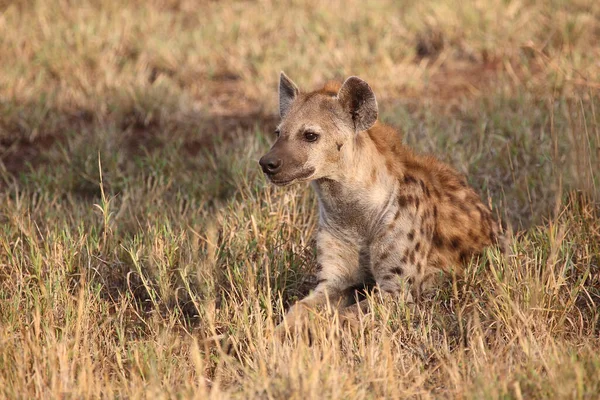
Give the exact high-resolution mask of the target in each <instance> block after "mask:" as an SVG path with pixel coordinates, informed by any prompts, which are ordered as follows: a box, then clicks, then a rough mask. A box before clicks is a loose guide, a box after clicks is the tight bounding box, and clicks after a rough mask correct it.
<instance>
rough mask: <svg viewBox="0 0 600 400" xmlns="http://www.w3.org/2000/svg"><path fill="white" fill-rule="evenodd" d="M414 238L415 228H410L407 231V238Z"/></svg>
mask: <svg viewBox="0 0 600 400" xmlns="http://www.w3.org/2000/svg"><path fill="white" fill-rule="evenodd" d="M414 238H415V230H414V229H411V230H410V232H408V240H410V241H411V242H412V240H413V239H414Z"/></svg>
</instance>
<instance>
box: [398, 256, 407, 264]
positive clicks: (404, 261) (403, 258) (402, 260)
mask: <svg viewBox="0 0 600 400" xmlns="http://www.w3.org/2000/svg"><path fill="white" fill-rule="evenodd" d="M407 261H408V256H406V255H404V256H403V257H402V259H401V260H400V262H401V263H402V264H406V262H407Z"/></svg>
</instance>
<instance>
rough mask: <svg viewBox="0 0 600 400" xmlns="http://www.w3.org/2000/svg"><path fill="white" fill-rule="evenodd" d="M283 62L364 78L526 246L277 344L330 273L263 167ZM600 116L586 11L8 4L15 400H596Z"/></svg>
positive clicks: (2, 140) (534, 1)
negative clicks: (322, 275)
mask: <svg viewBox="0 0 600 400" xmlns="http://www.w3.org/2000/svg"><path fill="white" fill-rule="evenodd" d="M281 70H284V71H285V72H286V73H287V74H288V75H289V76H290V77H292V79H294V80H295V81H296V82H297V83H298V84H299V85H300V86H301V88H303V89H305V90H310V89H313V88H315V87H317V86H319V85H321V84H323V83H324V82H325V81H327V80H330V79H338V80H343V79H344V78H345V77H347V76H349V75H358V76H360V77H361V78H363V79H365V80H367V81H368V82H369V83H370V84H371V86H372V87H373V88H374V90H375V93H376V94H377V96H378V101H379V104H380V106H381V110H382V113H381V119H382V120H383V121H384V122H386V123H389V124H391V125H393V126H395V127H397V128H398V129H399V130H400V131H401V132H402V134H403V136H404V142H405V143H406V144H407V145H410V146H412V147H413V148H415V149H416V150H417V151H418V152H421V153H433V154H435V155H437V156H438V157H439V158H441V159H442V160H444V161H447V162H449V163H451V164H452V165H453V166H455V167H456V168H457V169H458V170H460V171H461V172H463V173H464V174H466V175H467V178H468V180H469V182H470V183H471V184H472V185H473V186H474V187H475V188H476V190H477V191H478V192H479V193H480V194H481V195H482V197H483V198H484V199H487V200H488V202H489V203H490V205H492V207H493V209H494V212H495V213H496V214H497V215H498V216H499V218H501V219H502V220H504V221H505V222H506V223H507V224H509V225H511V226H512V227H513V229H514V232H515V236H514V238H513V245H512V247H513V249H512V250H513V251H512V255H511V256H509V257H504V256H501V255H500V254H498V253H497V252H496V251H495V250H490V252H489V253H487V254H486V255H485V256H484V257H482V259H480V260H474V261H473V263H472V265H471V266H470V267H469V268H470V269H469V270H468V271H469V272H468V273H467V275H466V276H465V277H460V278H455V279H454V280H453V282H452V284H449V286H448V287H444V288H442V289H441V290H440V292H439V293H438V294H437V295H436V298H434V299H431V300H429V301H427V302H425V303H424V304H422V305H420V306H419V307H418V308H417V310H410V309H408V308H406V307H404V305H402V304H388V303H384V304H383V305H382V304H380V303H377V302H376V303H377V304H374V305H373V307H374V310H376V312H373V313H372V314H373V315H371V317H369V319H368V320H366V322H365V329H364V330H363V331H362V332H360V334H358V336H357V335H356V334H352V333H349V332H346V333H344V334H342V335H341V338H338V339H339V340H338V339H335V338H331V337H330V335H327V332H328V329H329V328H328V326H330V325H331V324H328V321H331V318H324V319H323V321H321V322H322V324H321V325H320V327H321V331H318V332H321V333H322V335H317V336H316V337H315V340H314V343H313V346H308V345H307V344H303V343H294V344H293V345H292V344H290V345H289V346H288V347H283V348H280V347H275V346H274V344H273V343H272V342H271V341H270V338H269V332H270V330H271V329H272V326H273V324H274V323H277V322H278V321H279V318H280V315H281V314H282V312H283V310H284V309H285V307H286V306H287V305H288V304H289V303H290V302H292V301H294V300H295V299H297V298H298V297H301V296H302V295H304V294H305V293H307V291H308V290H310V288H311V287H312V285H313V284H314V279H313V276H312V272H313V270H314V267H315V265H314V264H315V260H314V252H313V246H312V231H313V229H314V225H315V218H316V214H315V208H316V205H315V200H314V197H313V195H312V193H311V192H310V190H309V189H308V188H307V187H305V186H294V187H292V188H285V189H277V188H273V187H269V186H268V185H267V184H266V182H265V180H264V178H263V177H262V175H261V173H260V171H259V168H258V167H257V164H256V161H257V160H258V158H259V157H260V155H261V154H262V153H264V151H265V150H266V149H267V148H268V147H269V145H270V144H271V143H272V131H273V129H274V127H275V125H276V123H277V114H276V110H277V79H278V76H279V71H281ZM599 119H600V3H599V2H597V1H593V0H572V1H564V0H548V1H540V0H531V1H529V0H521V1H518V0H513V1H509V0H476V1H472V2H455V1H449V0H433V1H421V2H413V1H372V2H371V1H369V2H363V1H358V0H350V1H337V0H333V1H327V2H320V1H286V2H275V1H240V2H230V1H186V0H179V1H178V0H155V1H127V2H121V1H114V0H104V1H87V2H76V1H67V0H53V1H27V0H23V1H14V2H6V1H0V394H1V396H2V397H11V398H12V397H62V396H67V397H78V398H79V397H98V396H99V394H100V393H102V394H103V395H104V396H106V397H194V396H196V397H202V398H204V397H206V396H209V395H210V396H213V397H234V396H237V397H241V398H248V397H261V398H278V397H302V398H307V397H311V398H312V397H315V398H319V397H322V396H326V397H332V398H339V397H345V398H347V397H353V398H379V397H408V396H414V397H417V396H418V397H425V398H427V397H467V398H483V397H485V398H487V397H489V398H498V397H507V398H517V399H518V398H544V397H553V398H561V397H577V398H583V397H586V396H587V397H588V398H594V397H595V396H597V394H598V393H599V392H600V386H599V383H598V382H600V358H599V356H598V353H599V351H600V343H599V338H598V336H599V334H600V327H599V322H598V320H599V316H598V315H599V313H598V308H599V305H600V297H599V296H600V266H599V265H600V256H599V253H600V245H599V242H600V216H599V212H598V209H599V206H598V193H599V191H600V174H599V173H598V170H599V169H600V122H599ZM226 337H230V338H235V339H232V340H233V343H234V344H235V348H236V351H234V352H233V353H231V352H230V353H227V352H226V351H225V350H227V349H223V348H222V347H221V344H220V343H221V341H222V340H223V339H224V338H226Z"/></svg>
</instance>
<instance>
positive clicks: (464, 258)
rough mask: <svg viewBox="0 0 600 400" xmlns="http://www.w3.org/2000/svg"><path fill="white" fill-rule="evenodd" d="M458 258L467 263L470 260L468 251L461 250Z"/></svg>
mask: <svg viewBox="0 0 600 400" xmlns="http://www.w3.org/2000/svg"><path fill="white" fill-rule="evenodd" d="M458 258H459V259H460V262H461V263H463V264H465V263H467V262H468V261H469V253H467V252H466V251H461V252H460V254H459V256H458Z"/></svg>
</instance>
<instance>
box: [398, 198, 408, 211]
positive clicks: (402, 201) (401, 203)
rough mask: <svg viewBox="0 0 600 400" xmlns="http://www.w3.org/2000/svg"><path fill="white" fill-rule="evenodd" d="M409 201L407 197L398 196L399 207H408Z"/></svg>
mask: <svg viewBox="0 0 600 400" xmlns="http://www.w3.org/2000/svg"><path fill="white" fill-rule="evenodd" d="M407 203H408V201H407V199H406V197H404V196H398V207H400V208H404V207H406V204H407Z"/></svg>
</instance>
